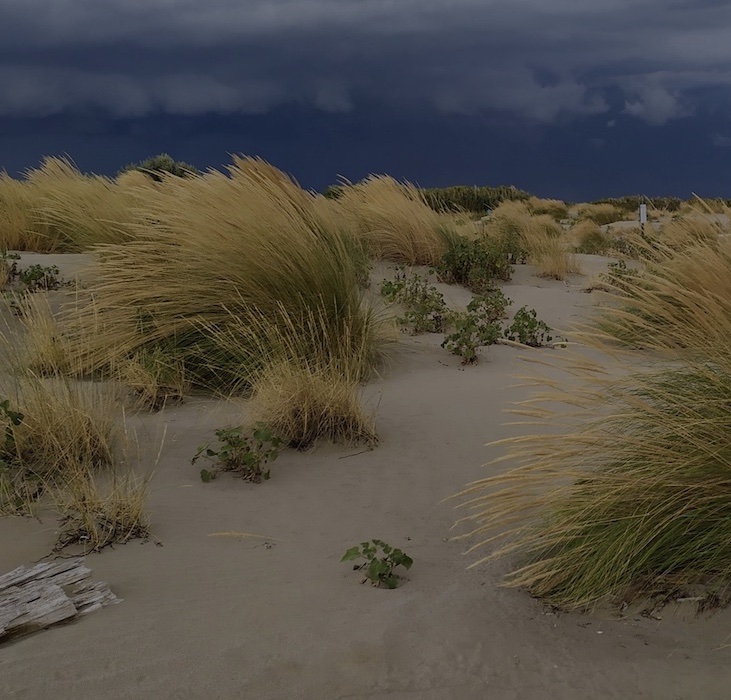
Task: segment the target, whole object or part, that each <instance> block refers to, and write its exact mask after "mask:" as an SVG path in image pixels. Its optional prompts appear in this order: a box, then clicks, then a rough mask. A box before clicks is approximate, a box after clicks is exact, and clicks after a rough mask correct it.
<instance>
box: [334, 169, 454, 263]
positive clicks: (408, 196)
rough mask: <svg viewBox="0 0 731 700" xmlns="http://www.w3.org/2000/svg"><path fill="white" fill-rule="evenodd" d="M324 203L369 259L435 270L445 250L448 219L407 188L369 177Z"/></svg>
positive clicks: (384, 177) (403, 184) (386, 178)
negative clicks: (433, 268) (433, 266)
mask: <svg viewBox="0 0 731 700" xmlns="http://www.w3.org/2000/svg"><path fill="white" fill-rule="evenodd" d="M330 204H331V205H332V207H333V208H334V210H336V211H338V212H339V213H340V216H341V217H342V220H343V221H344V222H345V224H346V225H347V227H348V230H350V231H351V232H352V233H353V234H354V235H355V236H356V237H357V238H358V239H359V240H361V241H362V242H363V244H364V245H365V247H366V250H368V252H369V254H370V255H371V256H373V257H375V258H379V259H383V260H392V261H394V262H402V263H406V264H408V265H436V264H437V263H438V262H439V260H440V259H441V256H442V255H443V254H444V251H445V249H446V241H445V236H446V235H449V232H448V229H449V222H448V218H447V217H445V216H442V215H440V214H439V213H438V212H435V211H434V210H432V209H431V208H430V207H429V206H428V205H427V204H426V202H425V200H424V195H423V193H422V192H421V191H420V190H418V189H417V188H416V187H414V186H413V185H410V184H408V183H400V182H397V181H396V180H394V179H393V178H390V177H386V176H379V175H372V176H371V177H369V178H367V179H365V180H363V181H362V182H360V183H358V184H356V185H348V186H346V187H343V188H342V192H341V194H340V196H339V197H338V199H337V200H334V201H331V202H330Z"/></svg>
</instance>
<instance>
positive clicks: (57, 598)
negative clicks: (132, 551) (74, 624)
mask: <svg viewBox="0 0 731 700" xmlns="http://www.w3.org/2000/svg"><path fill="white" fill-rule="evenodd" d="M90 575H91V570H90V569H88V568H87V567H86V566H84V560H83V559H82V558H78V559H67V560H63V561H60V562H41V563H39V564H36V565H35V566H32V567H25V566H20V567H18V568H17V569H14V570H13V571H11V572H9V573H7V574H5V575H4V576H0V642H2V641H5V640H6V639H9V638H11V637H16V636H20V635H21V634H28V633H30V632H35V631H37V630H41V629H46V628H47V627H50V626H51V625H55V624H58V623H60V622H65V621H70V620H73V619H75V618H77V617H80V616H81V615H86V614H88V613H90V612H93V611H94V610H98V609H99V608H101V607H103V606H105V605H112V604H114V603H119V602H121V601H120V600H119V599H118V598H117V597H116V596H115V595H114V593H112V591H111V590H109V586H107V584H106V583H104V582H101V581H98V582H92V581H87V580H86V579H88V578H89V576H90ZM65 588H70V589H71V590H70V592H68V593H67V592H66V591H65V590H64V589H65Z"/></svg>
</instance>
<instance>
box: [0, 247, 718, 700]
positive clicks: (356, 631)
mask: <svg viewBox="0 0 731 700" xmlns="http://www.w3.org/2000/svg"><path fill="white" fill-rule="evenodd" d="M605 262H606V261H605V260H604V259H601V258H596V257H585V258H584V264H585V267H586V268H587V270H589V271H591V270H592V269H600V268H601V267H602V266H603V265H604V264H605ZM585 282H586V279H585V278H583V277H576V278H574V279H572V280H571V281H570V283H569V284H565V283H562V282H551V281H546V280H540V279H538V278H536V277H533V276H532V275H531V270H530V268H528V267H519V268H518V269H517V270H516V275H515V279H514V281H513V282H512V283H511V284H509V285H507V286H506V293H507V294H508V296H509V297H511V298H513V299H514V300H515V304H514V305H513V307H512V309H513V310H515V309H517V308H518V307H519V306H521V305H522V304H528V305H529V306H535V307H536V309H537V310H538V311H539V316H540V317H541V318H544V319H546V320H547V321H548V322H549V323H551V324H552V325H554V326H555V327H557V328H562V327H564V328H565V327H567V326H568V325H569V324H570V323H571V322H573V321H575V320H578V319H579V318H581V317H582V316H584V315H585V314H586V313H587V310H588V309H589V307H590V305H591V304H592V299H593V296H592V295H590V294H585V293H583V292H581V286H582V285H583V284H585ZM452 294H457V296H459V292H452ZM468 296H469V295H467V298H468ZM460 300H461V299H456V301H460ZM462 300H463V299H462ZM440 340H441V338H440V337H437V336H423V337H420V338H416V339H411V338H406V339H405V343H404V351H403V352H402V353H401V355H400V356H399V357H398V358H396V359H395V360H394V361H393V363H392V366H391V369H390V371H389V372H388V373H387V375H386V376H385V377H384V378H383V379H381V380H379V381H375V382H373V383H372V384H371V385H370V386H369V387H368V388H367V396H368V398H369V401H370V402H371V403H372V405H373V406H374V408H375V407H376V406H377V410H378V424H379V433H380V435H381V445H380V446H379V447H378V448H377V449H376V450H374V451H371V452H367V451H366V452H362V451H361V450H359V449H351V450H345V449H341V448H336V447H332V446H322V447H320V448H318V449H316V450H314V451H311V452H309V453H306V454H297V453H291V452H285V453H284V454H282V456H281V457H280V458H279V459H278V460H277V461H276V462H275V463H274V464H273V466H272V479H271V480H270V481H268V482H265V483H264V484H261V485H251V484H247V483H244V482H241V481H237V480H234V479H231V478H227V477H225V476H224V477H221V478H219V479H218V480H217V481H215V482H213V483H211V484H203V483H201V482H200V480H199V479H198V477H197V468H196V467H192V466H191V465H190V462H189V460H190V457H191V456H192V454H193V453H194V452H195V449H196V447H197V446H198V445H199V444H200V443H201V442H204V441H206V440H207V439H209V438H210V437H211V436H212V431H213V429H214V428H215V427H218V426H221V425H224V424H225V423H226V422H227V421H228V420H230V419H232V418H233V417H235V415H236V409H235V407H231V406H222V405H220V404H216V403H215V402H212V401H209V400H203V399H191V400H190V401H188V402H187V403H186V404H184V405H183V406H180V407H177V408H174V409H171V410H167V411H165V412H164V413H163V414H160V415H157V416H154V417H148V418H146V420H145V426H146V429H147V431H148V432H149V434H150V435H152V436H154V435H156V434H158V433H159V431H160V429H161V427H162V425H163V424H165V423H166V424H167V440H166V445H165V449H164V452H163V457H162V460H161V462H160V464H159V467H158V471H157V475H156V478H155V480H154V482H153V491H152V495H151V503H150V507H151V512H152V515H153V525H154V532H155V536H156V537H158V538H159V539H160V540H161V543H162V545H163V546H161V547H158V546H155V544H154V543H146V544H140V543H137V542H133V543H131V544H128V545H126V546H122V547H117V548H115V549H114V550H106V551H104V552H103V553H102V554H100V555H95V556H91V557H89V560H88V563H89V565H90V566H91V568H92V569H93V570H94V575H95V577H99V578H101V579H103V580H106V581H108V582H109V584H110V585H111V587H112V589H113V590H114V591H115V592H116V593H117V595H119V596H120V597H121V598H123V599H124V603H122V604H121V605H118V606H115V607H112V608H107V609H105V610H103V611H101V612H97V613H95V614H93V615H90V616H89V617H88V618H86V619H83V620H82V621H80V622H79V623H77V624H73V625H70V626H66V627H60V628H55V629H51V630H48V631H46V632H43V633H40V634H37V635H35V636H32V637H28V638H25V639H21V640H18V641H16V642H14V643H11V644H9V645H5V646H3V647H0V698H24V699H27V700H36V699H38V700H40V699H41V698H58V699H59V700H62V699H64V698H69V699H71V698H73V699H74V700H86V699H89V700H92V699H95V698H110V699H115V700H116V699H120V700H121V699H122V698H127V699H129V700H133V699H134V700H137V699H140V698H154V699H159V700H167V699H172V698H180V699H183V698H185V699H188V698H201V699H205V700H213V699H215V698H220V699H222V700H223V699H226V700H227V699H229V698H231V699H234V698H257V699H258V700H275V699H276V700H289V699H295V698H303V699H308V700H309V699H312V700H326V699H330V698H333V699H335V698H343V699H344V698H350V699H356V698H357V699H365V698H390V699H393V700H395V699H397V698H398V699H403V700H407V699H408V700H412V699H415V698H423V699H424V700H442V699H444V700H448V699H449V700H451V699H454V700H472V699H475V700H477V699H480V700H482V699H484V698H490V699H492V698H495V699H496V700H502V699H505V700H507V699H510V698H516V699H517V698H520V699H521V700H523V699H532V698H536V699H542V698H557V699H573V698H576V699H582V700H583V699H585V698H622V699H625V698H657V699H658V700H660V699H662V700H666V699H681V698H683V699H685V698H708V699H713V698H719V699H720V698H726V697H728V695H729V690H728V688H729V687H730V683H731V666H730V665H729V659H730V657H731V651H730V650H729V649H727V648H724V646H723V645H724V644H726V643H727V642H728V641H729V639H731V638H730V637H729V635H730V634H731V628H730V627H729V621H730V620H731V614H729V612H728V611H724V612H721V613H719V614H716V615H715V616H713V617H710V618H704V619H692V618H690V619H686V618H688V616H687V615H686V614H684V611H682V610H680V609H675V608H666V609H665V610H664V611H663V612H662V617H663V619H662V620H652V619H647V618H643V617H640V616H637V617H629V618H625V619H615V618H614V617H613V616H612V615H610V613H606V614H597V615H590V616H587V615H584V616H582V615H574V614H570V615H569V614H563V615H557V614H554V613H553V612H552V611H550V610H548V609H546V608H545V607H544V606H543V605H542V604H541V603H539V602H537V601H534V600H532V599H531V598H530V597H528V596H527V595H526V594H524V593H522V592H519V591H513V590H505V589H501V588H498V587H497V584H498V582H499V580H500V576H501V573H503V572H504V571H505V567H506V566H507V564H506V563H499V564H497V565H490V566H482V567H479V568H477V569H476V570H471V571H466V570H465V566H466V565H467V564H468V563H469V562H470V561H472V560H470V559H466V558H465V557H464V556H463V550H464V547H465V546H464V543H461V542H454V541H448V539H447V538H448V537H449V536H450V534H453V533H450V527H451V526H452V524H453V522H454V520H455V515H456V514H455V512H454V510H453V505H454V503H444V502H442V499H443V498H445V497H446V496H449V495H451V494H453V493H454V492H455V491H457V490H459V489H460V488H461V487H462V486H463V485H464V484H465V483H466V482H468V481H470V480H473V479H476V478H479V477H481V476H483V475H485V474H487V473H488V470H487V469H486V468H485V467H483V466H482V465H483V464H484V463H485V462H486V461H487V460H488V459H490V458H491V457H492V456H494V455H495V452H494V451H492V450H491V449H488V448H486V447H485V446H484V445H485V443H486V442H488V441H489V440H493V439H496V438H499V437H501V436H505V435H508V434H511V431H512V432H515V431H516V428H515V427H507V426H503V425H502V423H503V422H504V421H505V420H506V417H505V416H504V415H503V413H502V411H503V410H504V409H505V408H506V407H507V406H508V405H509V403H510V402H511V401H513V400H516V399H519V398H521V397H523V396H525V395H526V391H527V390H525V389H520V388H511V385H512V384H513V383H514V380H513V379H511V375H512V374H515V373H516V372H520V371H522V370H523V369H524V363H523V362H521V360H520V355H521V353H520V352H519V351H516V350H515V349H513V348H509V347H493V348H491V349H490V350H488V351H485V352H484V354H483V360H482V362H481V363H480V364H479V365H478V366H476V367H469V368H466V369H463V368H461V367H460V366H459V362H458V360H457V358H454V357H453V356H451V355H449V354H447V353H446V351H444V350H441V349H440V348H439V342H440ZM539 352H544V353H552V352H553V353H556V352H561V351H560V350H558V349H557V350H543V351H539ZM54 525H55V523H54V521H53V520H52V519H46V520H44V521H43V522H37V521H25V520H20V519H6V520H3V521H0V571H6V570H9V569H11V568H13V567H14V566H16V565H18V564H21V563H28V562H30V561H32V560H34V559H37V558H39V557H41V556H43V555H44V554H45V553H47V552H48V551H49V549H50V547H51V544H52V542H53V538H54ZM231 531H234V532H246V533H254V534H256V535H260V536H261V537H226V536H211V534H212V533H220V532H231ZM372 537H379V538H382V539H385V540H387V541H388V542H391V543H392V544H394V545H396V546H401V547H402V548H403V549H404V550H405V551H407V552H408V553H409V554H411V556H412V557H413V558H414V560H415V564H414V567H413V568H412V570H411V572H410V573H409V575H408V580H407V581H406V582H405V583H404V584H403V586H402V587H401V588H399V589H397V590H394V591H386V590H379V589H374V588H372V587H370V586H362V585H360V583H359V581H360V576H359V574H358V573H357V572H354V571H352V570H351V568H350V566H348V565H346V564H341V563H340V562H339V559H340V556H341V555H342V553H343V552H344V551H345V549H346V548H348V547H349V546H351V545H353V544H355V543H357V542H359V541H361V540H364V539H369V538H372Z"/></svg>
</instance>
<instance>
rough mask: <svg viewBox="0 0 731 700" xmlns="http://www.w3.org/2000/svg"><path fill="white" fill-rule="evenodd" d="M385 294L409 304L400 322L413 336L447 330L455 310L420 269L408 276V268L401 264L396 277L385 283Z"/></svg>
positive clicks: (382, 285) (403, 303) (398, 321)
mask: <svg viewBox="0 0 731 700" xmlns="http://www.w3.org/2000/svg"><path fill="white" fill-rule="evenodd" d="M381 295H382V296H383V297H384V298H385V299H386V301H388V302H390V303H397V304H401V305H402V306H403V307H405V311H404V314H403V316H399V317H398V318H397V319H396V321H397V323H398V324H399V325H400V326H401V327H402V328H403V329H405V330H409V331H410V332H411V333H412V334H413V335H418V334H419V333H443V332H444V330H445V328H446V327H447V326H448V325H449V323H450V318H451V312H450V310H449V308H448V307H447V304H446V302H445V301H444V296H443V295H442V293H441V292H440V291H439V290H438V289H437V288H436V287H435V286H434V285H430V284H429V280H428V279H426V278H425V277H422V276H421V275H419V274H418V273H416V272H414V273H412V274H411V275H410V276H408V277H407V275H406V272H405V270H404V269H403V268H402V267H397V268H396V275H395V277H394V280H393V281H391V280H384V281H383V282H382V283H381Z"/></svg>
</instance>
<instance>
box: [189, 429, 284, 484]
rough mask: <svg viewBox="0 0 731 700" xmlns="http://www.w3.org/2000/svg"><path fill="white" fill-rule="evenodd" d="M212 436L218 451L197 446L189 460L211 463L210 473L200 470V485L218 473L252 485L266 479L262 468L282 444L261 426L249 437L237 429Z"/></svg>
mask: <svg viewBox="0 0 731 700" xmlns="http://www.w3.org/2000/svg"><path fill="white" fill-rule="evenodd" d="M215 435H216V439H217V440H218V442H219V443H220V447H219V448H218V449H213V448H212V447H211V446H210V443H208V444H206V445H201V446H200V447H199V448H198V451H197V452H196V453H195V456H194V457H193V459H192V460H191V464H195V463H196V462H197V461H198V460H199V459H200V458H201V457H203V458H205V459H208V460H210V461H211V462H213V463H214V467H213V469H201V472H200V476H201V481H203V482H205V483H207V482H209V481H212V480H213V479H215V478H216V476H217V475H218V472H220V471H227V472H233V473H234V474H236V475H237V476H239V477H241V478H242V479H244V480H246V481H253V482H254V483H256V484H258V483H260V482H261V481H262V479H263V480H266V479H268V478H269V475H270V474H269V472H270V470H269V469H266V470H265V469H264V465H266V464H267V463H269V462H273V461H274V460H275V459H276V458H277V456H278V455H279V446H280V444H281V442H282V441H281V440H280V439H279V438H278V437H276V436H275V435H273V434H272V432H271V430H269V429H268V428H267V427H266V426H265V425H264V424H262V423H257V424H256V425H255V426H254V430H253V431H252V433H251V434H247V433H246V432H245V431H244V429H243V428H241V427H237V428H219V429H218V430H216V432H215Z"/></svg>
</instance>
